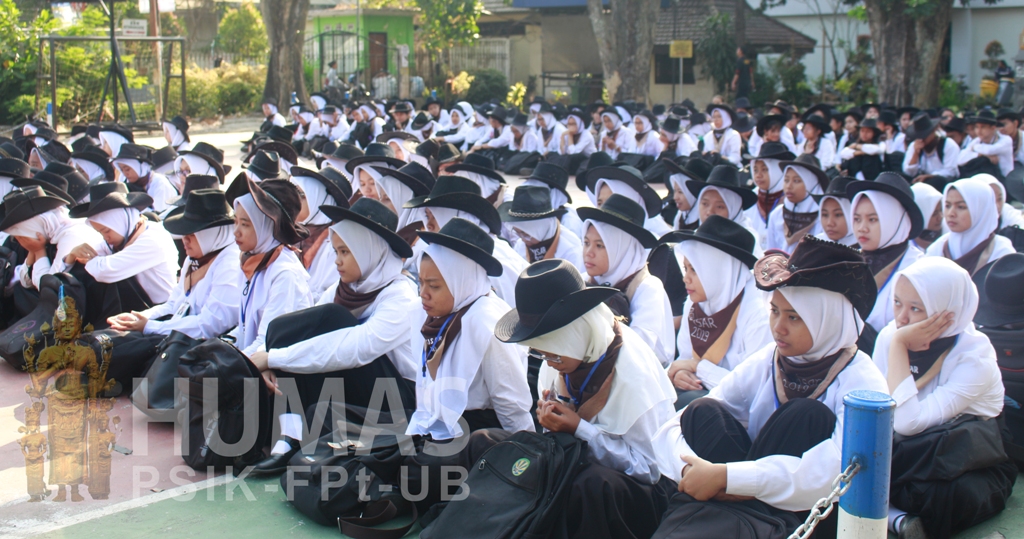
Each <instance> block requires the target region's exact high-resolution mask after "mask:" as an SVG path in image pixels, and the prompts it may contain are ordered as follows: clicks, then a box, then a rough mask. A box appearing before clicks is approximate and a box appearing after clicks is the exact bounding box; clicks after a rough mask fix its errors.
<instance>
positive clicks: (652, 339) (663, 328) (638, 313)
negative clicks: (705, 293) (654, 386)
mask: <svg viewBox="0 0 1024 539" xmlns="http://www.w3.org/2000/svg"><path fill="white" fill-rule="evenodd" d="M629 317H630V322H629V327H630V329H632V330H633V331H634V332H636V334H637V335H639V336H640V338H641V339H643V341H644V342H646V343H647V345H648V346H650V347H651V350H653V351H654V355H655V356H656V357H657V358H658V361H659V362H660V363H661V365H662V366H667V365H668V364H669V363H670V362H671V361H672V359H673V358H674V357H675V355H676V350H675V348H676V342H675V337H676V326H675V322H673V320H672V305H671V304H670V303H669V301H668V294H667V293H666V292H665V285H664V283H662V282H661V279H659V278H657V277H655V276H654V275H650V274H648V275H647V277H646V278H645V279H644V280H643V282H642V283H640V285H639V286H637V288H636V292H635V293H634V294H633V299H632V301H630V302H629Z"/></svg>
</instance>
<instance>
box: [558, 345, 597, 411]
mask: <svg viewBox="0 0 1024 539" xmlns="http://www.w3.org/2000/svg"><path fill="white" fill-rule="evenodd" d="M605 355H607V354H601V358H600V359H598V360H597V363H594V368H593V369H590V373H589V374H587V377H586V378H584V379H583V385H581V386H580V391H579V396H574V395H573V394H572V386H570V385H569V375H568V374H563V375H562V376H565V390H566V391H568V392H569V397H570V398H571V399H572V403H573V404H575V405H576V407H577V408H579V406H580V402H581V401H582V400H583V390H584V389H585V388H586V387H587V384H589V383H590V379H591V378H592V377H593V376H594V373H595V372H597V368H598V367H600V366H601V362H602V361H604V356H605Z"/></svg>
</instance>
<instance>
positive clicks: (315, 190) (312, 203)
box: [291, 176, 338, 225]
mask: <svg viewBox="0 0 1024 539" xmlns="http://www.w3.org/2000/svg"><path fill="white" fill-rule="evenodd" d="M291 180H292V183H294V184H295V185H297V186H298V187H299V189H301V190H302V192H303V193H305V195H306V204H307V205H309V217H306V220H305V221H303V222H302V224H304V225H326V224H327V223H330V222H331V218H330V217H327V216H326V215H324V212H322V211H320V206H337V205H338V201H336V200H334V197H332V196H331V195H330V193H328V192H327V188H326V187H324V184H323V183H320V182H319V181H318V180H316V179H315V178H310V177H309V176H292V177H291Z"/></svg>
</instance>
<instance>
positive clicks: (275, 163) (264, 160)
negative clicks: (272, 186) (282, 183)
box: [231, 150, 287, 185]
mask: <svg viewBox="0 0 1024 539" xmlns="http://www.w3.org/2000/svg"><path fill="white" fill-rule="evenodd" d="M242 168H244V169H248V170H249V172H252V173H253V174H256V175H257V176H259V177H260V180H262V181H267V180H283V179H285V178H287V176H286V175H285V174H284V173H283V172H281V158H280V156H278V154H277V152H275V151H272V150H271V151H266V150H257V151H256V154H255V155H253V158H252V160H251V161H249V162H248V163H242ZM242 176H245V174H239V175H238V176H236V177H235V181H233V182H231V185H234V184H236V183H238V178H241V177H242ZM246 177H248V176H246Z"/></svg>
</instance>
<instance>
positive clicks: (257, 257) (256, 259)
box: [241, 245, 284, 294]
mask: <svg viewBox="0 0 1024 539" xmlns="http://www.w3.org/2000/svg"><path fill="white" fill-rule="evenodd" d="M282 249H284V245H278V246H277V247H274V248H273V249H271V250H269V251H267V252H265V253H262V254H252V255H250V254H246V253H242V257H241V258H242V273H244V274H245V288H246V289H248V288H249V283H251V282H252V278H253V276H254V275H256V274H257V273H259V272H261V271H263V270H264V269H265V268H266V267H267V266H269V265H271V264H273V263H274V261H275V260H277V257H279V256H281V251H282ZM243 294H244V292H243Z"/></svg>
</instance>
